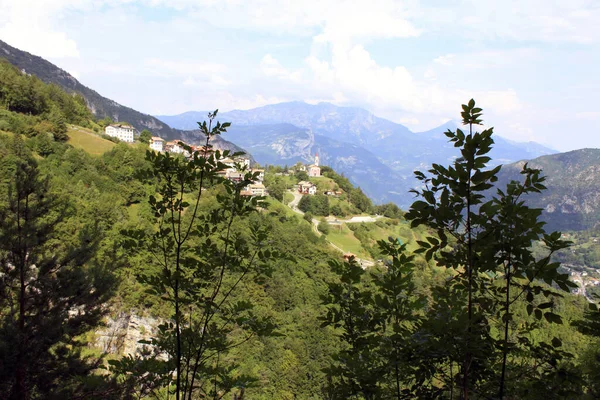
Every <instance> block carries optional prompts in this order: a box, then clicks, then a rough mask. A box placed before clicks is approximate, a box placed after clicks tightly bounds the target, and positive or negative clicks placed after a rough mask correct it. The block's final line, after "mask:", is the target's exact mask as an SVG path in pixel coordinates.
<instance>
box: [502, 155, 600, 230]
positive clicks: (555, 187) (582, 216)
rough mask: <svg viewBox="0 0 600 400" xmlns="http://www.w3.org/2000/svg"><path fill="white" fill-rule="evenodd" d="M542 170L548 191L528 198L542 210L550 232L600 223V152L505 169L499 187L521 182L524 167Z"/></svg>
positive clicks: (553, 157) (542, 159)
mask: <svg viewBox="0 0 600 400" xmlns="http://www.w3.org/2000/svg"><path fill="white" fill-rule="evenodd" d="M526 162H527V164H528V165H529V166H530V167H532V168H538V169H541V170H542V173H543V175H544V176H546V182H545V183H544V184H545V186H546V187H547V188H548V189H547V190H545V191H543V192H542V193H541V194H535V195H531V196H528V197H526V200H527V202H528V204H529V205H530V206H533V207H538V208H542V209H543V210H544V211H543V219H544V220H545V221H546V222H547V223H548V227H549V228H550V229H559V230H582V229H589V228H594V227H598V224H599V221H600V149H581V150H574V151H569V152H566V153H559V154H552V155H547V156H543V157H539V158H536V159H534V160H531V161H519V162H516V163H513V164H509V165H505V166H503V167H502V169H501V171H500V174H499V180H498V184H499V185H498V186H499V187H502V186H505V185H506V183H508V182H509V181H510V180H518V179H520V178H521V176H520V173H519V172H520V171H521V169H522V168H523V165H524V164H525V163H526Z"/></svg>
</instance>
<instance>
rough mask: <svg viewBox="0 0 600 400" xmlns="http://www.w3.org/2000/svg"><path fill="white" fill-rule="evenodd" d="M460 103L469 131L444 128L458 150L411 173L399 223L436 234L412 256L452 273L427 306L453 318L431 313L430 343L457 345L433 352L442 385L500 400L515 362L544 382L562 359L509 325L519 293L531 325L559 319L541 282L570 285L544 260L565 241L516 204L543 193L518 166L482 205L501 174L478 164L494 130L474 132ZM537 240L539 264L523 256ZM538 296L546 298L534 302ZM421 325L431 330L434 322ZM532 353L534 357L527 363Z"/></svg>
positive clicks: (475, 121)
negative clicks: (444, 162) (413, 186)
mask: <svg viewBox="0 0 600 400" xmlns="http://www.w3.org/2000/svg"><path fill="white" fill-rule="evenodd" d="M462 107H463V111H462V113H461V115H462V117H463V123H464V124H465V125H468V127H469V132H468V133H465V132H463V131H462V130H460V129H457V131H456V132H451V131H448V132H446V136H448V138H449V139H450V142H452V143H454V146H455V147H457V148H460V152H461V157H460V158H457V160H456V161H455V162H454V164H453V165H452V166H450V167H448V168H446V167H443V166H441V165H438V164H434V165H433V166H432V168H431V169H430V170H429V171H428V172H429V174H431V177H427V176H426V175H425V174H423V173H422V172H418V171H417V172H415V175H416V177H417V179H419V180H420V181H421V182H422V183H423V186H424V187H425V189H421V190H414V191H413V192H414V193H415V194H416V195H417V196H419V197H420V198H421V200H418V201H416V202H415V203H414V204H413V205H412V206H411V209H410V211H409V212H408V213H407V214H406V218H407V219H408V220H411V221H412V226H417V225H420V224H425V225H426V226H428V227H429V228H431V229H433V230H434V232H435V233H436V237H428V238H427V240H424V241H420V242H419V245H420V246H421V248H420V249H419V250H418V251H419V252H421V253H424V254H425V255H426V257H427V259H434V258H435V260H436V261H437V264H438V265H439V266H443V267H446V268H449V269H451V270H452V271H453V273H454V274H455V276H454V278H453V279H452V280H451V281H449V282H448V284H447V285H446V287H444V288H441V289H440V293H439V294H438V298H439V299H440V300H442V299H444V301H443V302H442V301H440V302H439V304H438V305H436V306H442V305H443V304H444V303H447V304H448V305H450V304H451V305H452V313H451V314H448V313H441V311H442V310H443V309H444V308H443V307H444V306H442V308H441V309H440V312H438V313H435V314H434V315H436V316H439V317H440V318H439V321H438V322H437V324H440V325H445V326H446V329H445V330H444V331H438V332H437V333H436V334H434V335H433V336H432V338H434V337H435V338H436V339H435V340H438V341H440V342H443V341H448V342H455V343H457V346H456V348H447V347H446V348H444V349H443V351H439V350H435V351H436V352H437V353H436V354H437V357H436V358H437V359H436V360H435V363H437V364H439V363H444V364H446V365H449V366H450V371H451V373H450V374H449V376H448V378H447V379H445V382H444V385H445V387H444V389H445V390H449V391H450V392H453V391H454V388H455V387H457V388H458V391H459V393H461V397H462V398H465V399H466V398H468V397H470V396H471V395H473V393H479V394H484V393H488V395H489V396H491V395H493V393H494V392H496V391H497V392H498V397H499V398H503V397H504V396H505V395H506V393H507V392H512V393H511V394H510V396H515V395H517V396H518V390H519V388H518V387H516V386H515V385H511V384H510V383H511V381H512V380H513V379H516V378H518V377H519V376H521V374H523V369H522V365H523V359H524V358H525V360H528V359H531V360H532V361H530V362H531V363H533V364H534V365H538V367H537V368H533V369H528V371H529V377H533V376H538V377H539V378H542V377H544V378H547V377H548V376H549V375H547V374H549V373H550V372H549V370H547V369H546V368H550V369H552V368H551V366H552V365H556V363H557V362H558V361H560V360H561V359H563V358H565V357H568V356H569V354H566V353H564V352H561V351H560V350H558V348H559V347H560V342H559V341H552V343H551V344H548V343H541V344H535V343H533V342H532V341H531V335H530V334H531V331H532V329H535V323H534V324H532V325H526V326H525V327H520V326H519V324H516V323H515V321H514V320H513V317H514V312H515V311H514V308H515V306H514V304H515V303H516V302H517V301H520V300H522V298H523V297H524V298H525V299H526V301H527V303H528V304H527V312H528V314H530V315H531V314H532V313H533V314H534V316H535V318H536V319H537V320H538V321H539V320H541V319H542V318H545V320H546V321H548V322H550V323H562V319H561V317H560V316H559V315H558V314H556V313H554V312H553V302H552V298H553V297H555V296H560V294H559V293H558V292H557V291H555V290H552V289H550V288H547V287H545V286H543V285H541V284H540V281H544V282H545V283H546V284H554V285H556V286H558V287H559V288H561V289H563V290H565V291H568V290H569V289H570V288H571V287H573V284H572V283H571V282H569V280H568V276H567V275H566V274H560V273H559V272H558V267H559V265H558V264H557V263H552V262H551V261H550V257H551V255H552V254H553V253H554V252H556V251H558V250H560V249H563V248H565V247H566V246H567V245H568V243H567V242H565V241H562V240H560V233H557V232H554V233H551V234H546V233H545V231H544V229H543V223H542V222H540V221H539V217H540V214H541V210H539V209H530V208H529V207H527V206H526V205H525V204H524V201H523V200H522V199H521V196H522V195H524V194H527V193H537V192H539V191H541V190H543V189H544V186H543V184H542V182H543V180H544V178H542V177H540V171H539V170H534V169H530V168H528V167H527V165H525V167H524V168H523V171H522V172H521V173H522V175H523V177H524V181H523V183H520V182H517V181H512V182H510V183H509V184H508V185H507V187H506V189H505V190H498V191H497V195H496V196H495V197H494V198H493V199H491V200H487V201H486V199H485V196H484V192H485V191H487V190H489V189H491V188H492V187H493V183H494V182H495V181H496V180H497V174H498V171H499V170H500V167H496V168H493V169H487V168H486V165H487V163H488V162H489V161H490V158H489V157H488V156H487V155H486V154H487V153H488V152H489V151H490V150H491V147H492V145H493V143H494V142H493V139H492V132H493V130H492V128H490V129H486V130H484V131H483V132H481V133H479V132H475V133H473V131H472V129H473V125H479V124H481V122H482V121H481V119H480V118H481V115H482V114H481V111H482V110H481V109H480V108H477V107H476V106H475V102H474V101H473V100H471V101H470V102H469V103H468V104H467V105H463V106H462ZM537 240H542V242H543V243H544V246H545V248H546V253H547V255H546V256H545V257H543V258H542V259H535V258H534V257H533V254H532V250H531V245H532V243H533V242H534V241H537ZM540 297H545V298H546V302H544V303H541V302H540ZM494 319H496V321H497V322H494ZM428 323H430V324H432V328H435V325H436V322H435V321H434V320H432V321H428ZM540 352H541V353H540ZM542 354H543V356H542ZM440 356H441V357H440ZM509 356H512V357H511V358H509ZM536 357H541V358H542V359H539V360H537V361H533V359H535V358H536ZM430 361H433V358H431V359H430ZM454 364H455V365H457V366H458V369H457V371H456V373H454V372H452V371H453V370H452V365H454ZM526 364H527V363H526ZM432 365H435V364H432ZM563 373H564V371H563ZM536 374H537V375H536ZM495 380H497V381H498V384H494V381H495Z"/></svg>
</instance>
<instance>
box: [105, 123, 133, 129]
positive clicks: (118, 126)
mask: <svg viewBox="0 0 600 400" xmlns="http://www.w3.org/2000/svg"><path fill="white" fill-rule="evenodd" d="M109 126H112V127H113V128H123V129H133V126H131V125H127V124H110V125H109Z"/></svg>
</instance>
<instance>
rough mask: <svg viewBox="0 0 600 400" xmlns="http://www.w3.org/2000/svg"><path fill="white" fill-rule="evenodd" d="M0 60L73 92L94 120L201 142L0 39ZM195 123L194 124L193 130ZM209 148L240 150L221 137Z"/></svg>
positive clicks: (196, 136) (193, 133) (196, 133)
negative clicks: (93, 116) (125, 123)
mask: <svg viewBox="0 0 600 400" xmlns="http://www.w3.org/2000/svg"><path fill="white" fill-rule="evenodd" d="M0 58H4V59H6V60H7V61H8V62H10V63H11V64H13V65H14V66H16V67H17V68H19V69H20V70H21V71H23V72H24V73H28V74H31V75H35V76H37V77H38V78H40V79H41V80H42V81H44V82H46V83H53V84H56V85H58V86H60V87H61V88H63V89H64V90H65V91H67V92H71V93H73V92H75V93H79V94H81V95H82V96H83V97H84V98H85V100H86V102H87V105H88V107H89V108H90V110H91V111H92V113H94V115H95V116H96V117H98V118H104V117H106V116H108V117H110V118H112V119H113V120H115V121H127V122H129V123H130V124H132V125H133V126H134V127H135V128H136V129H137V130H138V131H141V130H143V129H148V130H150V131H151V132H152V133H154V134H155V135H157V136H160V137H162V138H164V139H166V140H175V139H182V140H185V141H187V142H189V143H190V144H197V143H200V142H202V136H201V135H200V133H199V131H181V130H178V129H172V128H171V127H170V126H169V125H167V124H165V123H163V122H161V121H160V120H158V119H157V118H155V117H153V116H151V115H148V114H143V113H141V112H139V111H136V110H134V109H132V108H129V107H126V106H123V105H121V104H119V103H117V102H115V101H113V100H111V99H108V98H106V97H103V96H102V95H100V94H98V92H96V91H94V90H92V89H90V88H88V87H87V86H84V85H82V84H81V83H80V82H79V81H78V80H77V79H75V78H74V77H73V76H72V75H71V74H69V73H68V72H66V71H64V70H62V69H60V68H59V67H57V66H56V65H54V64H52V63H51V62H49V61H47V60H44V59H43V58H41V57H38V56H36V55H33V54H30V53H27V52H25V51H22V50H19V49H17V48H14V47H12V46H10V45H8V44H7V43H5V42H3V41H1V40H0ZM205 119H206V113H202V115H201V116H199V118H198V119H197V121H203V120H205ZM197 127H198V124H197V123H194V128H197ZM213 146H215V147H217V148H219V149H228V150H232V151H244V149H242V148H241V147H239V146H236V145H235V144H233V143H230V142H228V141H227V140H225V139H223V138H216V139H215V140H214V141H213Z"/></svg>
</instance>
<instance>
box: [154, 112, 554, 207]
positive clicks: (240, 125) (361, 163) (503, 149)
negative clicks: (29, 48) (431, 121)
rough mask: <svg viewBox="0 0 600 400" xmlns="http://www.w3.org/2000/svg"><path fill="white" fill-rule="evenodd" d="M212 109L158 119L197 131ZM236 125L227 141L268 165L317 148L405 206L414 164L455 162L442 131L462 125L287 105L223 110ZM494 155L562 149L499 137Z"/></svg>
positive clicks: (519, 156) (499, 158)
mask: <svg viewBox="0 0 600 400" xmlns="http://www.w3.org/2000/svg"><path fill="white" fill-rule="evenodd" d="M206 114H207V113H206V112H201V111H196V112H194V111H191V112H186V113H183V114H179V115H174V116H165V115H161V116H157V118H158V119H160V120H161V121H163V122H164V123H166V124H168V125H170V126H172V127H175V128H178V129H190V128H192V127H194V126H197V123H196V122H197V121H202V120H203V119H204V118H205V116H206ZM219 115H220V118H221V120H222V121H229V122H232V127H231V129H230V130H229V132H228V136H227V137H228V139H229V140H232V141H233V142H235V143H236V144H238V145H240V146H242V147H243V148H245V149H247V150H248V151H250V152H251V153H252V154H253V155H254V157H255V158H256V160H257V161H258V162H259V163H261V164H280V165H283V164H293V163H295V162H296V161H303V162H311V161H312V160H313V158H314V155H315V154H316V153H319V156H320V158H321V160H322V161H323V163H324V164H326V165H329V166H331V167H333V168H334V169H336V170H337V171H339V172H341V173H344V174H345V175H346V176H347V177H348V178H349V179H350V180H351V181H353V182H354V183H355V184H356V185H358V186H360V187H361V188H362V189H363V190H364V191H365V192H366V193H367V194H368V195H369V196H370V197H371V198H372V199H373V200H374V201H375V202H379V203H383V202H388V201H392V202H395V203H397V204H399V205H401V206H404V207H406V206H407V205H409V204H410V203H411V201H412V196H411V195H410V194H409V193H408V191H409V190H410V189H411V188H412V187H414V186H415V185H416V181H415V180H414V179H413V171H414V170H415V169H421V170H423V169H427V168H428V167H429V166H430V165H431V164H432V163H448V162H450V161H451V160H452V159H453V158H454V157H456V155H457V152H456V149H455V148H454V146H453V145H452V144H450V143H448V141H447V138H446V136H445V135H444V134H443V133H444V132H445V131H447V130H448V129H455V128H456V127H457V125H456V124H455V123H454V122H453V121H450V122H448V123H446V124H443V125H441V126H439V127H437V128H434V129H432V130H429V131H427V132H412V131H411V130H410V129H408V128H407V127H405V126H403V125H401V124H398V123H395V122H392V121H389V120H386V119H384V118H380V117H377V116H375V115H373V114H372V113H370V112H369V111H367V110H364V109H361V108H356V107H339V106H336V105H333V104H330V103H319V104H307V103H304V102H288V103H279V104H273V105H267V106H264V107H259V108H254V109H250V110H234V111H229V112H225V113H221V114H219ZM495 141H496V144H495V146H494V149H493V151H492V154H491V156H492V158H493V160H494V162H495V163H496V164H505V163H510V162H514V161H518V160H523V159H531V158H535V157H538V156H541V155H547V154H552V153H556V152H555V151H554V150H552V149H549V148H546V147H544V146H542V145H539V144H537V143H532V142H529V143H518V142H513V141H509V140H506V139H504V138H502V137H499V136H496V137H495Z"/></svg>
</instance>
